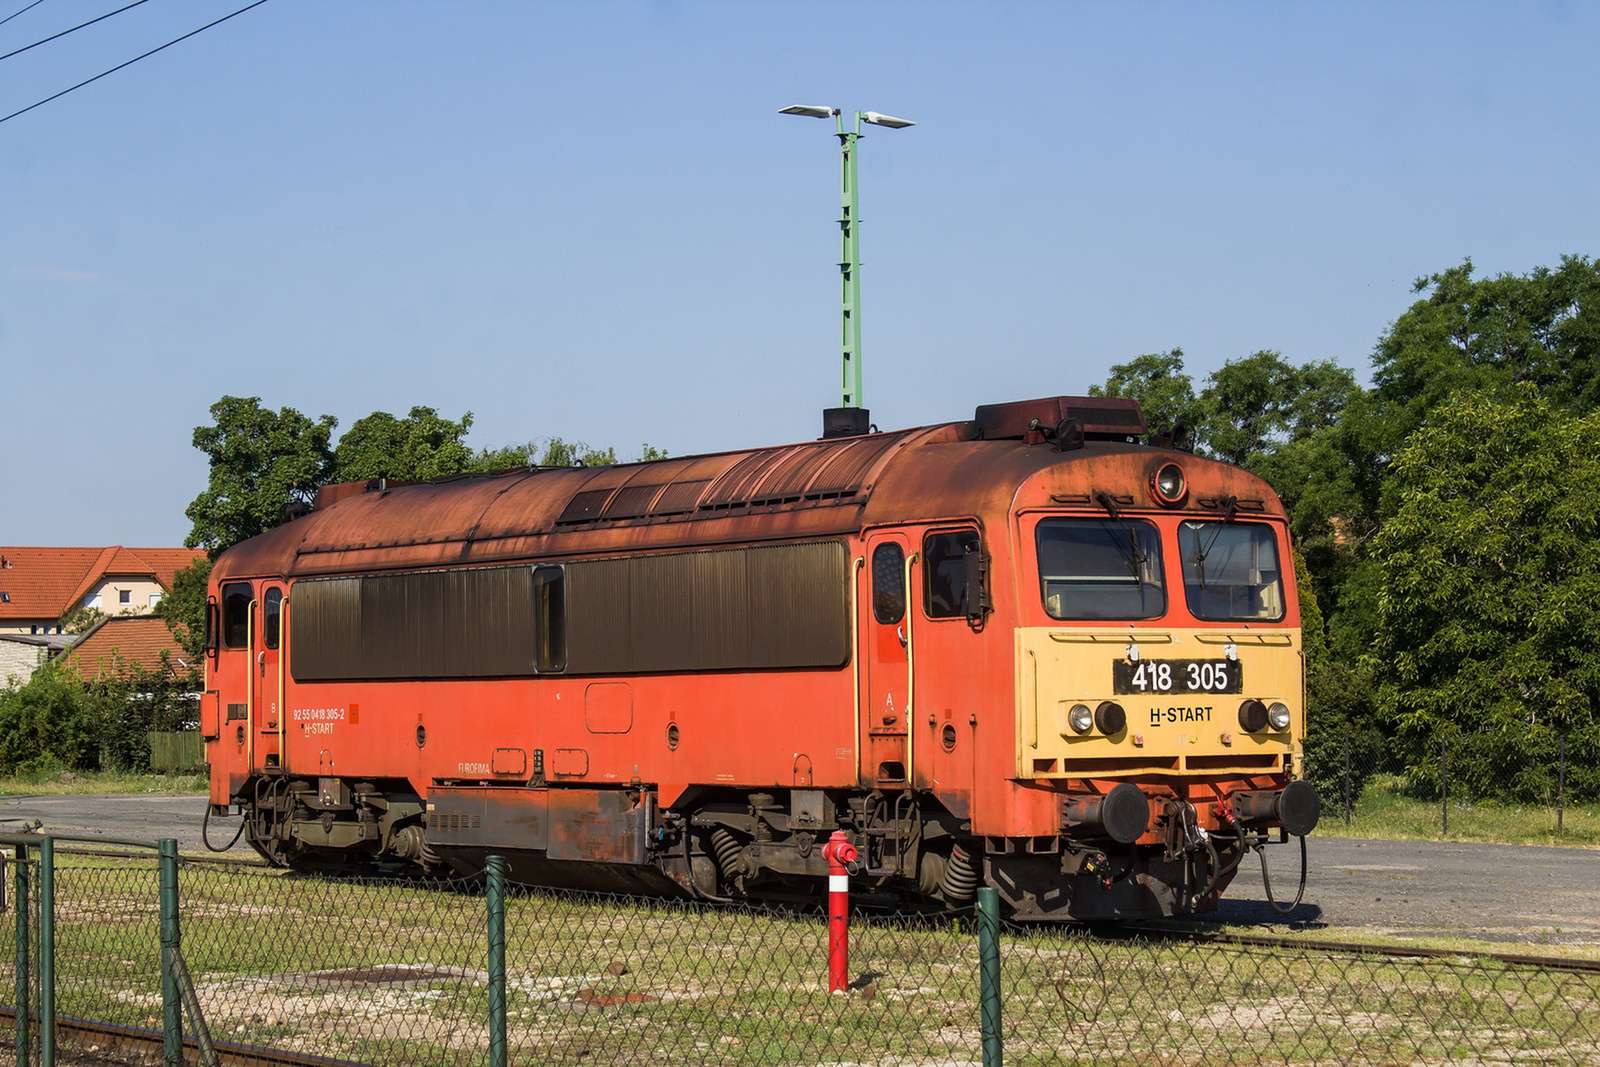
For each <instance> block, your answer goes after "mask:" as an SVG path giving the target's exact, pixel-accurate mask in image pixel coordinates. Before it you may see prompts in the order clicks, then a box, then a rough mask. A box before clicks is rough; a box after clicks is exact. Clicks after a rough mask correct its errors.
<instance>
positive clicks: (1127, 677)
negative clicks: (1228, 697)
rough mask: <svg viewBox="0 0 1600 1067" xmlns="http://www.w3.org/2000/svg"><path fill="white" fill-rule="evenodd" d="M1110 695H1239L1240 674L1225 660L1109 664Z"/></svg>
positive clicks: (1159, 660) (1235, 663)
mask: <svg viewBox="0 0 1600 1067" xmlns="http://www.w3.org/2000/svg"><path fill="white" fill-rule="evenodd" d="M1111 691H1112V692H1113V693H1118V694H1122V693H1131V694H1138V693H1240V692H1243V691H1244V670H1243V668H1242V667H1241V665H1240V664H1239V663H1237V662H1235V661H1233V660H1226V659H1141V660H1134V661H1133V662H1129V661H1128V660H1113V661H1112V663H1111Z"/></svg>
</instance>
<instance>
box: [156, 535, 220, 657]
mask: <svg viewBox="0 0 1600 1067" xmlns="http://www.w3.org/2000/svg"><path fill="white" fill-rule="evenodd" d="M210 577H211V560H210V559H209V558H207V557H204V556H202V557H201V558H200V559H197V560H195V561H194V562H193V563H191V564H189V566H187V567H184V568H183V569H182V570H180V571H178V572H177V573H176V574H174V575H173V576H172V588H171V589H170V590H168V591H167V595H166V596H164V597H162V598H161V603H159V604H157V605H156V607H155V612H154V613H155V614H156V615H158V616H160V617H161V618H162V619H164V620H166V624H167V629H169V630H171V631H172V636H173V638H174V639H176V640H177V642H178V645H179V646H180V647H181V648H182V649H183V651H184V653H185V655H186V657H187V659H188V661H189V662H190V663H192V664H197V663H199V662H200V660H201V657H203V656H204V655H205V637H206V635H205V619H206V582H207V581H208V580H209V579H210Z"/></svg>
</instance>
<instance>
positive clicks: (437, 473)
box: [332, 407, 480, 482]
mask: <svg viewBox="0 0 1600 1067" xmlns="http://www.w3.org/2000/svg"><path fill="white" fill-rule="evenodd" d="M471 428H472V412H470V411H469V412H467V413H466V414H465V415H463V416H461V421H460V422H451V421H450V420H449V419H445V418H441V417H440V416H439V413H438V412H437V411H435V410H434V409H433V408H427V407H414V408H412V409H411V411H410V413H409V414H408V415H407V416H406V417H405V418H403V419H397V418H395V417H394V416H393V415H391V414H389V413H388V412H387V411H374V412H373V413H372V414H371V415H368V416H367V417H366V418H364V419H357V420H356V421H355V422H354V423H353V424H351V426H350V429H348V430H346V431H345V432H344V433H343V434H342V435H341V436H340V437H339V444H338V446H337V447H336V448H335V449H334V450H333V475H332V480H333V481H335V482H359V481H366V480H368V479H371V478H387V479H389V480H390V481H397V482H421V481H428V480H430V479H433V478H447V477H449V476H451V475H453V474H460V473H462V472H463V471H468V470H474V469H480V468H478V467H477V466H476V463H475V460H476V457H475V456H474V454H473V452H472V449H470V448H468V447H467V444H466V441H465V438H466V436H467V431H468V430H470V429H471Z"/></svg>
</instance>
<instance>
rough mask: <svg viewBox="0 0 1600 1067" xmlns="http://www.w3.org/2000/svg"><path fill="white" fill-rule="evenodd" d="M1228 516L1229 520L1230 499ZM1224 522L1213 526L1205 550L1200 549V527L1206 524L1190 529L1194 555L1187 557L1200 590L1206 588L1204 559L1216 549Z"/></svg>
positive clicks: (1229, 500) (1230, 498)
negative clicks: (1214, 529) (1214, 528)
mask: <svg viewBox="0 0 1600 1067" xmlns="http://www.w3.org/2000/svg"><path fill="white" fill-rule="evenodd" d="M1228 515H1229V517H1230V518H1231V517H1232V515H1233V498H1232V497H1229V498H1228ZM1226 521H1227V520H1224V521H1223V522H1219V523H1216V524H1215V525H1216V527H1217V532H1216V533H1214V534H1212V535H1211V541H1210V543H1209V544H1207V545H1206V547H1205V548H1201V547H1200V527H1202V526H1205V525H1208V524H1207V523H1202V522H1197V523H1194V524H1193V525H1192V526H1191V529H1192V530H1193V531H1194V555H1192V556H1190V557H1189V562H1190V563H1193V564H1194V577H1195V581H1197V582H1199V583H1200V588H1201V589H1204V588H1205V587H1206V557H1207V556H1209V555H1211V550H1212V549H1213V548H1216V547H1217V538H1219V537H1221V536H1222V531H1223V530H1224V529H1225V528H1226V525H1225V524H1226Z"/></svg>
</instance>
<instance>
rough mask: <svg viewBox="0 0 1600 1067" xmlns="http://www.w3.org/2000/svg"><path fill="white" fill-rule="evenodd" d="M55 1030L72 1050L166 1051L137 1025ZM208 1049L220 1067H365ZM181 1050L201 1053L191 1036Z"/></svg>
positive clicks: (61, 1025) (162, 1040)
mask: <svg viewBox="0 0 1600 1067" xmlns="http://www.w3.org/2000/svg"><path fill="white" fill-rule="evenodd" d="M0 1021H5V1022H10V1023H11V1024H12V1025H15V1024H16V1021H17V1011H16V1009H15V1008H10V1007H5V1006H0ZM56 1030H57V1032H58V1034H59V1036H60V1038H61V1042H60V1043H61V1044H63V1045H70V1046H72V1047H74V1048H78V1047H81V1046H87V1047H91V1048H96V1049H98V1050H100V1051H104V1052H109V1053H131V1054H134V1055H138V1056H140V1057H141V1058H144V1057H147V1056H149V1055H150V1054H152V1053H155V1054H158V1055H159V1054H160V1053H162V1052H164V1051H165V1049H166V1036H165V1035H164V1034H163V1033H162V1032H161V1031H160V1030H145V1029H142V1028H140V1027H137V1026H121V1025H119V1024H117V1023H104V1022H96V1021H95V1020H93V1019H78V1018H74V1017H72V1016H70V1015H60V1016H57V1017H56ZM211 1047H212V1048H213V1049H214V1050H215V1052H216V1057H217V1063H218V1064H220V1065H221V1067H367V1065H366V1064H361V1063H358V1062H357V1061H355V1060H335V1059H329V1058H327V1057H325V1056H311V1055H307V1054H305V1053H301V1052H285V1051H283V1050H281V1049H266V1048H257V1047H255V1046H254V1045H240V1044H235V1043H232V1042H228V1041H218V1042H215V1043H213V1045H212V1046H211ZM183 1048H184V1051H185V1052H186V1053H189V1054H191V1055H198V1054H199V1052H200V1044H199V1042H198V1041H196V1040H195V1039H194V1038H192V1037H185V1038H184V1039H183Z"/></svg>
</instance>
